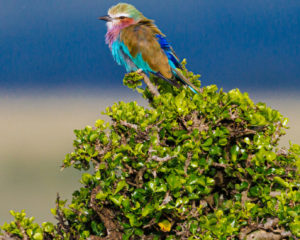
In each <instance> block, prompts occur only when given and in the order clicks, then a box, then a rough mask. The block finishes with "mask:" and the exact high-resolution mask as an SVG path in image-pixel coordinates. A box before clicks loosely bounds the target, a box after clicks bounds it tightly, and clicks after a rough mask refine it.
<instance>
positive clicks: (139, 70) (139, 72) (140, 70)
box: [135, 68, 143, 74]
mask: <svg viewBox="0 0 300 240" xmlns="http://www.w3.org/2000/svg"><path fill="white" fill-rule="evenodd" d="M135 72H136V73H137V74H141V73H142V72H143V69H141V68H139V69H138V70H136V71H135Z"/></svg>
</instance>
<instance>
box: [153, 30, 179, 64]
mask: <svg viewBox="0 0 300 240" xmlns="http://www.w3.org/2000/svg"><path fill="white" fill-rule="evenodd" d="M156 37H157V41H158V43H159V45H160V47H161V48H162V49H163V50H164V52H165V54H166V55H167V57H168V59H169V63H170V65H171V66H172V65H173V66H172V68H180V69H181V68H182V67H181V64H180V62H179V58H178V57H177V56H176V53H175V51H174V50H173V48H172V46H171V45H170V44H169V42H168V40H167V39H166V37H165V36H163V35H161V34H156Z"/></svg>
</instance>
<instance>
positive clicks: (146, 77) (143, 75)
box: [136, 69, 160, 96]
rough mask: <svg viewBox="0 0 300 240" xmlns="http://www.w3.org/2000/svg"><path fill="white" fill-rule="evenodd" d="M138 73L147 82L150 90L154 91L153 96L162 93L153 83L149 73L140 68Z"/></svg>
mask: <svg viewBox="0 0 300 240" xmlns="http://www.w3.org/2000/svg"><path fill="white" fill-rule="evenodd" d="M136 73H137V74H139V75H140V76H142V77H143V79H144V82H145V83H146V85H147V87H148V88H149V91H150V92H151V93H152V95H153V96H159V95H160V94H159V92H158V90H157V88H156V87H155V86H154V85H153V84H152V82H151V81H150V79H149V77H148V76H147V74H145V73H144V71H143V70H142V69H138V70H137V71H136Z"/></svg>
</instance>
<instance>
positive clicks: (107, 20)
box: [98, 15, 112, 22]
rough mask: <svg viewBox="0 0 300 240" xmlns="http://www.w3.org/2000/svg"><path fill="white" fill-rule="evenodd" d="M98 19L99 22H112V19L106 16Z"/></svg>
mask: <svg viewBox="0 0 300 240" xmlns="http://www.w3.org/2000/svg"><path fill="white" fill-rule="evenodd" d="M98 19H99V20H103V21H106V22H110V21H112V17H110V16H108V15H106V16H103V17H99V18H98Z"/></svg>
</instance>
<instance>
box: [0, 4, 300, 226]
mask: <svg viewBox="0 0 300 240" xmlns="http://www.w3.org/2000/svg"><path fill="white" fill-rule="evenodd" d="M117 2H118V1H109V0H106V1H101V0H26V1H24V0H0V133H1V134H0V195H1V197H0V224H2V223H4V222H5V221H9V220H11V217H10V216H9V210H11V209H13V210H17V211H20V210H21V209H26V212H27V213H28V215H29V216H36V220H37V221H38V222H39V223H40V222H43V221H46V220H52V221H53V219H52V218H51V214H50V208H51V207H54V201H55V197H56V193H57V192H59V193H60V194H61V195H62V198H67V199H71V193H72V192H73V191H74V190H75V189H77V188H78V187H80V183H79V177H80V172H77V171H74V170H73V169H67V170H65V171H63V172H60V171H59V169H60V165H61V163H62V160H63V158H64V155H65V154H66V153H68V152H71V151H72V150H73V146H72V140H73V139H74V134H73V129H81V128H83V127H84V126H85V125H93V124H94V122H95V120H96V119H98V118H102V119H103V118H104V119H106V120H108V119H107V118H105V117H104V116H101V115H100V112H101V111H103V110H104V109H105V107H107V106H110V105H112V104H113V103H114V102H116V101H120V100H122V101H132V100H137V101H138V102H139V103H140V104H145V102H144V101H143V100H142V99H141V97H140V96H138V94H137V93H134V92H132V91H131V90H129V89H127V88H126V87H124V86H123V85H122V78H123V75H124V69H123V67H121V66H118V65H117V64H116V63H115V62H114V61H113V59H112V57H111V54H110V51H109V49H108V47H107V46H106V45H105V42H104V35H105V32H106V26H105V24H104V22H101V21H99V20H97V18H98V17H99V16H102V15H105V14H106V13H107V10H108V8H109V7H110V6H111V5H114V4H116V3H117ZM128 2H129V3H132V4H134V5H135V6H136V7H137V8H138V9H139V10H140V11H142V12H143V13H144V15H145V16H146V17H149V18H151V19H154V20H155V21H156V24H157V25H158V26H159V28H160V29H161V30H162V31H163V32H164V33H165V34H166V35H167V37H168V39H169V41H170V43H171V44H172V45H173V47H174V49H175V51H176V52H177V55H178V56H179V57H180V58H187V61H188V68H189V69H190V70H192V71H193V72H195V73H200V74H201V75H202V78H201V79H202V83H203V85H210V84H217V85H218V87H223V88H224V89H225V90H229V89H232V88H240V89H241V90H242V91H247V92H249V93H250V97H251V98H253V99H254V101H255V102H257V101H263V102H266V103H267V104H268V105H270V106H271V107H273V108H275V109H278V110H280V112H282V113H283V114H284V115H285V116H287V117H289V119H290V126H291V130H289V131H288V135H287V136H285V137H284V138H283V140H282V142H281V144H283V145H288V140H292V141H293V142H296V143H297V142H298V143H299V142H300V125H299V123H298V122H299V118H300V107H299V106H300V94H299V93H300V91H299V89H300V1H299V0H294V1H293V0H252V1H244V0H223V1H222V0H214V1H207V0H202V1H199V0H185V1H182V0H167V1H162V0H159V1H158V0H151V1H140V0H135V1H128Z"/></svg>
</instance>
